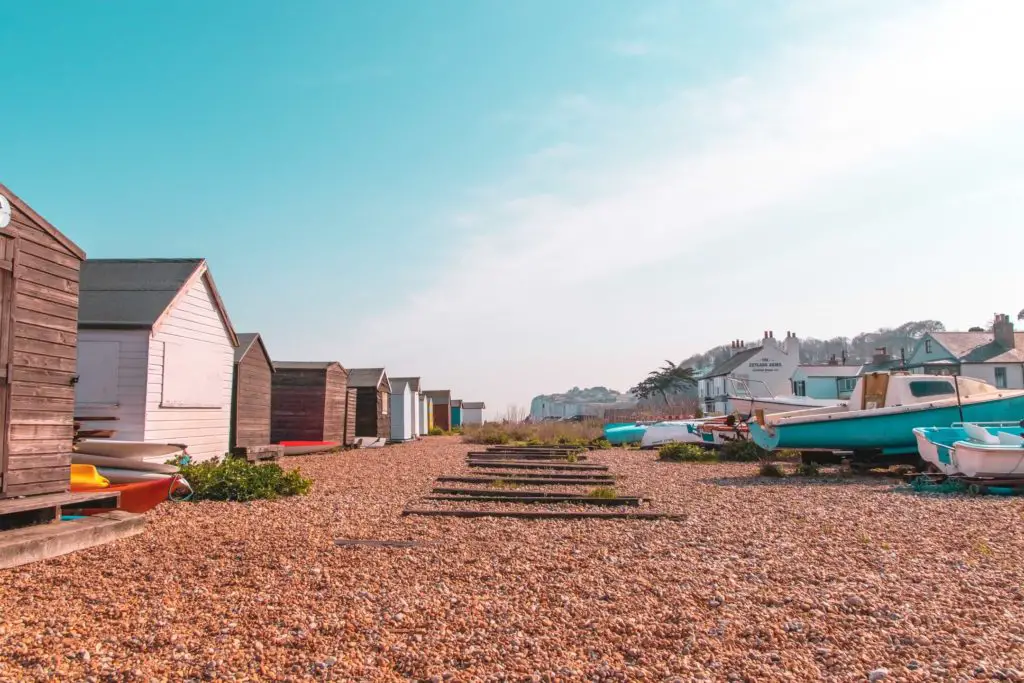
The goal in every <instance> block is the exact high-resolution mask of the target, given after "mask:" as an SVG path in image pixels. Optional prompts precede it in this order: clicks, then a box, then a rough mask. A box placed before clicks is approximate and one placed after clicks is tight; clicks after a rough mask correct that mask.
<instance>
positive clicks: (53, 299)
mask: <svg viewBox="0 0 1024 683" xmlns="http://www.w3.org/2000/svg"><path fill="white" fill-rule="evenodd" d="M13 204H14V202H12V205H13ZM12 209H13V211H12V220H11V224H10V225H9V226H8V227H7V228H5V229H4V232H5V233H7V234H10V235H14V236H15V238H14V239H11V238H6V239H4V240H3V241H2V243H0V244H2V247H0V251H2V253H0V258H2V259H10V258H12V257H14V273H13V276H8V277H9V278H10V281H9V282H8V283H7V284H6V285H4V286H2V287H0V289H2V290H3V291H0V305H2V302H3V301H5V300H10V301H11V302H12V305H13V319H12V321H11V326H12V327H13V330H11V329H0V357H6V358H8V359H10V362H11V372H10V379H9V383H8V387H7V388H6V389H5V390H4V391H2V392H0V396H3V397H4V398H5V400H4V401H3V402H2V403H0V415H2V414H3V413H5V412H7V411H9V415H10V422H9V426H8V433H7V434H0V438H3V439H4V440H5V441H6V444H7V449H6V463H3V464H0V467H2V468H3V469H2V470H0V475H2V477H3V482H2V485H0V486H2V488H3V491H2V492H0V497H9V496H20V495H26V494H36V493H60V492H63V491H67V490H68V489H69V488H70V483H71V440H72V437H73V434H74V423H73V417H74V409H75V389H74V386H73V385H72V378H73V377H74V375H75V368H76V356H77V351H76V344H77V341H78V282H79V271H80V270H81V265H82V262H81V259H80V258H79V257H78V256H77V255H76V254H74V253H72V252H71V251H69V250H68V249H67V248H66V247H65V246H64V245H63V244H61V243H60V242H59V241H58V240H57V239H56V238H55V237H53V236H52V235H50V234H49V233H48V232H46V231H45V230H44V229H43V228H42V227H41V226H40V225H38V224H37V223H36V222H35V220H34V219H33V218H32V217H30V216H28V215H26V214H25V213H24V212H22V211H21V210H20V209H19V208H18V207H17V206H12ZM15 243H16V244H15ZM3 327H4V328H6V327H7V325H6V324H4V325H3ZM3 403H6V405H4V404H3ZM0 424H2V423H0ZM2 457H3V456H0V458H2Z"/></svg>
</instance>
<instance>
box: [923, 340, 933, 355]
mask: <svg viewBox="0 0 1024 683" xmlns="http://www.w3.org/2000/svg"><path fill="white" fill-rule="evenodd" d="M924 352H925V353H931V352H932V340H931V339H925V340H924Z"/></svg>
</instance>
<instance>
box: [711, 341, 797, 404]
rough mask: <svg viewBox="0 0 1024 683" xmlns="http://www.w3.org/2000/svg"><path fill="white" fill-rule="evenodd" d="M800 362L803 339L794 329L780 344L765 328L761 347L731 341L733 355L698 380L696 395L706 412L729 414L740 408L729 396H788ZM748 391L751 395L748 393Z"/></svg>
mask: <svg viewBox="0 0 1024 683" xmlns="http://www.w3.org/2000/svg"><path fill="white" fill-rule="evenodd" d="M799 364H800V341H799V340H798V339H797V337H796V335H795V334H793V333H792V332H787V333H786V339H785V340H784V341H783V342H782V343H781V344H780V343H779V342H778V341H777V340H776V339H775V333H774V332H771V331H766V332H765V333H764V338H763V339H762V340H761V345H760V346H754V347H751V348H747V346H746V345H745V343H744V342H742V341H734V342H733V343H732V356H730V357H729V358H728V359H726V360H724V361H723V362H721V363H719V364H718V365H716V366H715V367H714V368H712V369H711V371H709V372H708V373H707V374H705V375H704V376H702V377H701V378H700V380H699V381H698V382H697V395H698V398H699V400H700V403H701V405H702V406H703V410H704V412H706V413H717V414H723V415H726V414H729V413H732V412H734V411H735V410H737V408H734V407H733V405H732V402H731V401H730V400H729V398H730V397H735V396H743V395H753V396H766V395H771V396H787V395H789V394H790V391H791V387H790V383H789V380H790V377H792V376H793V372H794V371H795V370H796V368H797V366H798V365H799ZM745 392H749V394H745Z"/></svg>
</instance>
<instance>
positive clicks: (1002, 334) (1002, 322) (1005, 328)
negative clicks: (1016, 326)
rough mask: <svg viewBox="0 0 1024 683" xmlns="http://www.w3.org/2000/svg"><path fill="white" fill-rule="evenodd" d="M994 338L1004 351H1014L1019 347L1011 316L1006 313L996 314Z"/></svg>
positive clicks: (993, 330)
mask: <svg viewBox="0 0 1024 683" xmlns="http://www.w3.org/2000/svg"><path fill="white" fill-rule="evenodd" d="M992 336H993V337H994V338H995V340H996V343H998V344H999V345H1000V346H1002V347H1003V348H1004V349H1012V348H1014V347H1015V346H1016V345H1017V340H1016V339H1015V338H1014V334H1013V323H1012V322H1010V316H1008V315H1006V314H1005V313H997V314H996V317H995V322H994V323H993V325H992Z"/></svg>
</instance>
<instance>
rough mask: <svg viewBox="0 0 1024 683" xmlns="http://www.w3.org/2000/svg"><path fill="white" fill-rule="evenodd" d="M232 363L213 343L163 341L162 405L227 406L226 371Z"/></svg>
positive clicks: (190, 406) (168, 406) (174, 406)
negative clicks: (225, 391)
mask: <svg viewBox="0 0 1024 683" xmlns="http://www.w3.org/2000/svg"><path fill="white" fill-rule="evenodd" d="M229 371H230V363H229V362H227V356H226V355H225V353H224V352H223V351H222V349H221V348H220V347H217V346H214V345H212V344H204V343H202V342H199V343H195V342H194V343H191V344H178V343H174V342H164V375H163V380H164V386H163V393H162V396H161V400H160V406H161V407H163V408H223V407H225V405H224V404H225V400H224V399H225V394H224V386H225V385H224V381H225V380H224V375H225V373H226V372H229Z"/></svg>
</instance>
